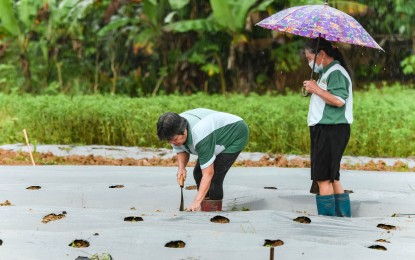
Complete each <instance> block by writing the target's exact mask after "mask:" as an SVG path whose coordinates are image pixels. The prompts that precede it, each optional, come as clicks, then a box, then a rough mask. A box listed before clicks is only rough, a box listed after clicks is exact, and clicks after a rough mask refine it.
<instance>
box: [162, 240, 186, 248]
mask: <svg viewBox="0 0 415 260" xmlns="http://www.w3.org/2000/svg"><path fill="white" fill-rule="evenodd" d="M185 246H186V243H185V242H183V241H181V240H177V241H170V242H168V243H167V244H166V245H165V247H170V248H184V247H185Z"/></svg>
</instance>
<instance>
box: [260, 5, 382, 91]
mask: <svg viewBox="0 0 415 260" xmlns="http://www.w3.org/2000/svg"><path fill="white" fill-rule="evenodd" d="M256 25H259V26H261V27H263V28H267V29H271V30H275V31H280V32H287V33H291V34H295V35H299V36H303V37H309V38H317V37H322V38H324V39H326V40H328V41H334V42H343V43H350V44H354V45H360V46H366V47H370V48H376V49H379V50H382V51H383V49H382V47H380V46H379V44H377V43H376V41H375V40H373V38H372V37H371V36H370V35H369V34H368V33H367V31H366V30H365V29H364V28H363V27H362V26H361V25H360V24H359V22H357V21H356V20H355V19H354V18H353V17H351V16H350V15H348V14H346V13H344V12H341V11H339V10H337V9H335V8H332V7H330V6H328V5H327V1H326V3H325V4H324V5H304V6H296V7H291V8H288V9H285V10H282V11H280V12H278V13H276V14H274V15H272V16H270V17H268V18H266V19H264V20H262V21H260V22H259V23H257V24H256ZM318 42H319V41H318ZM317 49H318V43H317V48H316V52H317ZM314 64H315V60H314ZM313 71H314V68H313V69H312V70H311V78H313ZM303 95H305V93H304V89H303ZM305 96H306V95H305Z"/></svg>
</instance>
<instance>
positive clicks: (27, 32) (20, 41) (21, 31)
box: [0, 0, 43, 91]
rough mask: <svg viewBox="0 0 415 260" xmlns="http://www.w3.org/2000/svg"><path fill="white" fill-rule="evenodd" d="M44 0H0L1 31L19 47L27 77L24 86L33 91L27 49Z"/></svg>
mask: <svg viewBox="0 0 415 260" xmlns="http://www.w3.org/2000/svg"><path fill="white" fill-rule="evenodd" d="M42 4H43V0H21V1H10V0H0V10H2V14H1V16H0V32H1V33H2V34H4V35H5V37H6V38H8V39H10V40H12V41H13V42H14V43H16V45H17V46H18V48H19V60H20V66H21V69H22V72H23V74H24V77H25V84H24V88H25V89H26V90H29V91H31V88H32V87H31V72H30V59H29V57H28V55H27V50H28V47H29V43H30V40H31V36H32V34H31V32H32V31H33V29H34V27H36V26H37V23H36V21H37V20H36V15H37V13H38V11H39V9H40V8H41V6H42Z"/></svg>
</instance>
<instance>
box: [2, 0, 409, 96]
mask: <svg viewBox="0 0 415 260" xmlns="http://www.w3.org/2000/svg"><path fill="white" fill-rule="evenodd" d="M328 2H329V5H330V6H333V7H335V8H337V9H340V10H341V11H343V12H346V13H349V14H350V15H352V16H354V17H355V18H356V20H358V21H359V22H360V23H361V25H362V26H363V27H364V28H365V29H366V30H367V31H368V32H369V33H370V34H371V35H372V36H373V38H374V39H375V40H376V41H377V42H379V43H380V45H381V46H382V47H383V48H384V49H385V51H386V52H385V53H384V52H380V51H377V50H373V49H370V48H361V47H358V46H350V45H340V48H341V49H342V51H344V53H345V57H346V59H347V60H348V62H349V65H350V67H351V68H352V70H353V71H354V74H355V77H354V80H355V83H356V84H355V86H356V88H361V87H362V86H364V85H365V84H367V83H368V82H372V81H376V82H381V81H385V80H386V81H388V82H392V81H396V80H399V81H400V82H404V83H409V82H413V77H412V76H413V74H414V72H413V71H414V69H413V66H414V65H413V64H414V61H413V58H410V57H412V56H411V55H413V54H414V53H415V22H414V21H415V5H413V4H411V3H409V2H410V1H409V0H366V1H363V0H356V1H343V0H330V1H328ZM322 3H324V1H323V0H209V1H200V0H123V1H120V0H14V1H11V0H0V10H1V16H0V92H2V93H8V94H9V93H22V94H23V93H30V94H35V95H38V94H68V95H79V94H88V95H89V94H102V95H105V94H122V95H126V96H130V97H143V96H156V95H159V94H172V93H185V94H189V93H197V92H204V93H211V94H217V93H244V94H247V93H252V92H255V93H259V94H264V93H267V92H272V91H278V92H280V93H284V92H285V90H287V89H288V90H290V91H299V90H300V86H301V82H302V81H303V80H304V79H305V78H308V76H309V75H310V74H309V73H310V69H309V68H308V66H307V64H306V62H305V59H304V58H303V57H302V53H301V47H302V45H303V40H304V38H300V37H293V36H292V35H290V34H282V33H276V32H273V31H271V30H267V29H264V28H261V27H259V26H255V24H256V23H257V22H259V21H260V20H262V19H264V18H266V17H268V16H270V15H272V14H274V13H276V12H278V11H281V10H283V9H286V8H289V7H292V6H298V5H306V4H307V5H308V4H322ZM361 83H363V84H361Z"/></svg>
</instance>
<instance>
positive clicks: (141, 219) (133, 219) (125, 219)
mask: <svg viewBox="0 0 415 260" xmlns="http://www.w3.org/2000/svg"><path fill="white" fill-rule="evenodd" d="M124 221H129V222H139V221H144V219H143V218H142V217H134V216H131V217H125V218H124Z"/></svg>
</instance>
